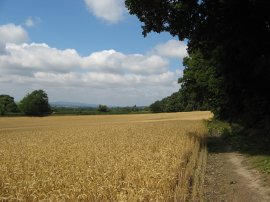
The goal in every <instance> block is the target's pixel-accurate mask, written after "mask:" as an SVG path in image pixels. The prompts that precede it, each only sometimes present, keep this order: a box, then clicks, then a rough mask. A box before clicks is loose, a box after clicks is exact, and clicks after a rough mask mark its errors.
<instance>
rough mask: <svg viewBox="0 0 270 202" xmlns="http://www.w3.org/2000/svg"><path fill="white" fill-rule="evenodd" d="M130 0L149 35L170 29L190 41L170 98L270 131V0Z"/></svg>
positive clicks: (133, 11)
mask: <svg viewBox="0 0 270 202" xmlns="http://www.w3.org/2000/svg"><path fill="white" fill-rule="evenodd" d="M125 3H126V6H127V8H128V9H129V11H130V13H131V14H134V15H136V16H137V17H138V18H139V20H140V21H141V22H142V23H143V25H142V29H143V34H144V36H146V35H147V34H148V33H150V32H151V31H154V32H158V33H160V32H163V31H165V32H169V33H170V34H171V35H173V36H178V38H179V39H180V40H184V39H187V40H188V53H189V57H187V58H186V59H185V61H184V65H185V66H186V69H185V70H184V75H183V78H181V79H180V80H179V82H180V84H181V89H180V91H179V92H178V93H176V95H172V96H171V97H170V98H165V100H167V102H166V101H165V103H173V102H174V100H175V97H176V100H177V103H178V101H181V102H183V103H184V104H183V103H182V104H180V106H179V108H177V109H178V110H179V109H181V107H183V108H184V110H189V109H195V110H196V109H200V108H207V109H211V110H212V111H213V112H214V114H215V116H216V117H218V118H220V119H225V120H228V121H233V122H238V123H241V124H242V125H244V126H246V127H264V128H265V129H266V130H268V131H270V105H269V103H270V96H269V95H268V94H269V92H270V85H269V78H270V37H269V36H270V12H269V11H270V1H267V0H261V1H257V0H238V1H235V0H217V1H213V0H175V1H171V0H154V1H149V0H126V1H125ZM161 102H162V101H161ZM154 104H155V103H154ZM165 105H166V104H165ZM152 107H153V105H152ZM183 108H182V109H183ZM168 109H169V110H171V108H170V107H168V106H166V110H168ZM182 109H181V110H182ZM173 110H174V109H173Z"/></svg>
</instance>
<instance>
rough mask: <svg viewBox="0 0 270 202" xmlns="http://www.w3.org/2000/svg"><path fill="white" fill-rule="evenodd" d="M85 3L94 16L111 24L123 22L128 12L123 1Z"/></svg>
mask: <svg viewBox="0 0 270 202" xmlns="http://www.w3.org/2000/svg"><path fill="white" fill-rule="evenodd" d="M84 2H85V4H86V6H87V8H88V10H89V11H90V12H91V13H92V14H93V15H95V16H96V17H97V18H100V19H102V20H105V21H107V22H110V23H116V22H118V21H120V20H122V19H123V17H124V14H125V12H126V10H125V6H124V1H123V0H100V1H97V0H84Z"/></svg>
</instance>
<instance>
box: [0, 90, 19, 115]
mask: <svg viewBox="0 0 270 202" xmlns="http://www.w3.org/2000/svg"><path fill="white" fill-rule="evenodd" d="M16 112H18V107H17V105H16V103H15V102H14V98H13V97H11V96H9V95H0V115H4V114H6V113H16Z"/></svg>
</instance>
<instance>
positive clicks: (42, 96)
mask: <svg viewBox="0 0 270 202" xmlns="http://www.w3.org/2000/svg"><path fill="white" fill-rule="evenodd" d="M12 113H24V114H25V115H30V116H44V115H48V114H50V113H51V108H50V105H49V102H48V96H47V94H46V93H45V92H44V91H43V90H35V91H33V92H32V93H29V94H27V95H26V96H25V97H24V98H23V99H22V100H21V101H20V102H19V103H18V105H17V104H16V103H15V102H14V98H13V97H11V96H9V95H0V114H1V115H5V114H12Z"/></svg>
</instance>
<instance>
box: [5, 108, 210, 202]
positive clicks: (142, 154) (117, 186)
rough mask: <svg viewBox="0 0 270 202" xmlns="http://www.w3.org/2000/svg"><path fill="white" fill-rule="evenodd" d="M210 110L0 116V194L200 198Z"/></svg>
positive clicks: (13, 196) (22, 197) (28, 197)
mask: <svg viewBox="0 0 270 202" xmlns="http://www.w3.org/2000/svg"><path fill="white" fill-rule="evenodd" d="M211 117H212V114H211V113H210V112H190V113H168V114H167V113H164V114H144V115H98V116H59V117H57V116H52V117H42V118H34V117H16V118H15V117H14V118H0V143H1V147H0V201H40V200H43V201H187V200H197V199H200V195H201V188H202V183H203V182H202V181H203V173H204V167H205V158H206V149H205V147H204V139H205V137H206V134H207V129H206V127H205V125H204V124H203V121H202V119H209V118H211Z"/></svg>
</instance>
